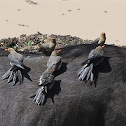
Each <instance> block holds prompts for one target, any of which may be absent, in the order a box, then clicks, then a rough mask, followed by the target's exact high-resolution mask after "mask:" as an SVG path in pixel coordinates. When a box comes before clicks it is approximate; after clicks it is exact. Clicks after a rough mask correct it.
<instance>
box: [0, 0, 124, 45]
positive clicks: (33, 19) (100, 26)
mask: <svg viewBox="0 0 126 126" xmlns="http://www.w3.org/2000/svg"><path fill="white" fill-rule="evenodd" d="M34 2H37V3H38V4H36V5H34V4H29V3H28V2H26V0H0V39H2V38H7V37H18V36H20V35H21V34H27V35H29V34H34V33H36V32H37V31H39V32H41V33H43V34H60V35H72V36H78V37H80V38H83V39H90V40H93V39H95V38H97V37H99V35H100V34H101V32H105V33H106V35H107V41H106V43H108V44H116V45H126V37H125V34H126V16H125V12H126V0H34Z"/></svg>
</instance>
